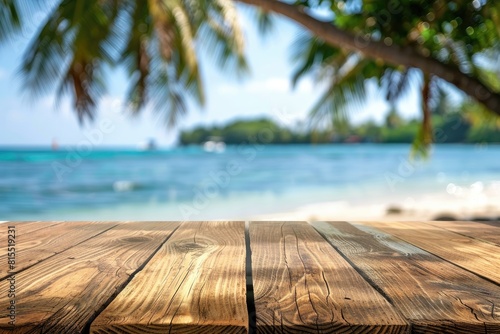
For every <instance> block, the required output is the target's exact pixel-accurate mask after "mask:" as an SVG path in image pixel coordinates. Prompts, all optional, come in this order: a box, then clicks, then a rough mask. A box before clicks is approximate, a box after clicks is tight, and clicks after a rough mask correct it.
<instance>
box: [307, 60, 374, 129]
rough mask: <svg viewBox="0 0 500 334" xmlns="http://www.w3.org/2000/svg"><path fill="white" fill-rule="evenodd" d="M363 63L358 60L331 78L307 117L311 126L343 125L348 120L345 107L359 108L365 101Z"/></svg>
mask: <svg viewBox="0 0 500 334" xmlns="http://www.w3.org/2000/svg"><path fill="white" fill-rule="evenodd" d="M364 65H365V62H364V60H363V59H360V60H359V61H358V62H357V63H356V65H354V66H351V67H350V68H347V69H345V68H344V70H341V71H339V73H338V74H337V75H336V76H334V77H333V79H332V82H331V84H330V86H329V87H328V89H327V90H326V92H325V93H324V94H323V95H322V96H321V97H320V99H319V100H318V101H317V102H316V104H315V105H314V107H313V108H312V109H311V111H310V113H309V115H310V119H311V124H312V125H313V126H318V125H320V124H321V122H325V121H326V122H327V123H328V122H330V121H333V122H332V124H333V123H335V122H337V123H345V120H347V119H348V114H347V110H346V107H347V106H349V107H351V108H352V107H354V108H360V107H361V106H362V105H363V104H364V102H365V100H366V87H365V78H364V76H363V75H362V73H361V71H362V69H363V66H364Z"/></svg>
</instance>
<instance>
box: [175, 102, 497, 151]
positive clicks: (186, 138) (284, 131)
mask: <svg viewBox="0 0 500 334" xmlns="http://www.w3.org/2000/svg"><path fill="white" fill-rule="evenodd" d="M421 124H422V123H421V120H420V119H410V120H406V119H404V118H402V117H400V116H399V115H398V113H397V112H396V111H395V110H391V111H390V112H389V113H388V114H387V115H386V117H385V120H384V122H383V123H382V124H377V123H375V122H374V121H367V122H364V123H361V124H356V125H353V124H350V123H349V122H348V121H345V122H343V124H341V125H338V126H336V127H334V129H314V128H311V127H304V126H295V127H289V126H285V125H282V124H280V123H278V122H276V121H273V120H271V119H269V118H259V119H250V120H237V121H233V122H230V123H228V124H226V125H221V126H218V125H214V126H198V127H196V128H194V129H190V130H184V131H182V132H181V133H180V135H179V144H180V145H181V146H186V145H203V144H204V143H206V142H209V141H210V140H211V139H212V138H218V140H219V141H221V142H224V143H225V144H227V145H240V144H251V143H259V144H278V145H280V144H329V143H388V144H396V143H412V142H414V141H415V138H417V137H418V134H419V132H420V127H421ZM432 124H433V137H434V142H435V143H437V144H446V143H464V144H465V143H469V144H478V143H500V122H499V121H498V120H496V119H492V120H491V121H490V122H488V121H485V120H484V115H483V114H481V113H480V111H478V110H476V109H474V108H473V107H472V106H471V105H469V104H464V105H461V106H460V107H458V108H456V109H455V110H453V111H448V112H444V111H439V110H436V111H435V112H434V114H433V115H432Z"/></svg>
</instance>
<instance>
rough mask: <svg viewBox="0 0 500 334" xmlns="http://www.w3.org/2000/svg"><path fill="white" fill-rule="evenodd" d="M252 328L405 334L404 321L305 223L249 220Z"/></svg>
mask: <svg viewBox="0 0 500 334" xmlns="http://www.w3.org/2000/svg"><path fill="white" fill-rule="evenodd" d="M250 247H251V251H252V274H253V286H254V294H255V308H256V318H257V332H260V333H272V332H278V333H283V332H286V333H304V332H315V333H368V332H376V333H406V332H408V331H409V325H408V324H407V322H406V321H405V320H404V319H403V318H402V317H401V316H400V315H399V314H398V313H397V312H396V311H395V310H394V309H393V308H392V306H391V305H390V304H389V302H388V301H387V300H385V299H384V297H382V296H381V295H380V294H379V293H378V292H377V291H375V290H374V289H373V288H372V287H371V286H370V284H368V282H366V281H365V280H364V279H363V278H362V277H361V276H360V275H359V274H358V273H357V272H356V270H355V269H354V268H352V266H351V265H349V263H347V261H346V260H344V258H343V257H342V256H341V255H340V254H339V253H337V252H336V251H335V250H334V249H333V248H332V247H331V246H330V245H329V244H328V243H327V242H326V241H325V240H324V239H323V238H322V237H321V236H320V235H319V234H318V233H317V232H316V231H315V230H314V229H313V228H312V227H311V226H310V225H308V224H307V223H302V222H288V223H282V222H253V223H251V224H250Z"/></svg>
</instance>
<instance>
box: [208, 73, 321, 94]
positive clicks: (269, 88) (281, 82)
mask: <svg viewBox="0 0 500 334" xmlns="http://www.w3.org/2000/svg"><path fill="white" fill-rule="evenodd" d="M313 91H314V84H313V82H312V80H310V79H303V80H301V81H300V82H299V83H298V85H297V87H295V88H294V87H292V82H291V79H290V78H279V77H272V78H267V79H265V80H253V81H250V82H247V83H245V84H233V85H230V84H222V85H220V86H219V87H218V92H219V93H221V94H235V93H245V94H262V93H298V94H310V93H312V92H313Z"/></svg>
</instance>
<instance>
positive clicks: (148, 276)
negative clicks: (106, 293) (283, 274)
mask: <svg viewBox="0 0 500 334" xmlns="http://www.w3.org/2000/svg"><path fill="white" fill-rule="evenodd" d="M245 279H246V277H245V224H244V222H186V223H183V225H182V226H181V227H180V228H179V229H178V230H177V231H176V232H175V233H174V234H173V236H172V237H171V238H170V239H169V240H168V241H167V242H166V243H165V244H164V245H163V247H162V248H161V249H160V250H159V251H158V253H157V254H156V255H155V256H154V257H153V258H152V259H151V261H150V262H149V263H148V265H147V266H146V267H145V268H144V269H143V270H142V271H141V272H140V273H139V274H137V276H135V277H134V279H133V280H132V281H131V282H130V284H128V285H127V287H126V288H125V289H124V290H123V291H122V292H121V293H120V294H119V295H118V296H117V297H116V298H115V299H114V300H113V302H112V303H111V304H110V305H109V306H108V307H107V308H106V309H105V310H104V311H103V312H102V313H101V314H100V315H99V316H98V317H97V319H96V320H95V321H94V322H93V323H92V326H91V333H246V332H247V328H248V314H247V307H246V295H245Z"/></svg>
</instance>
